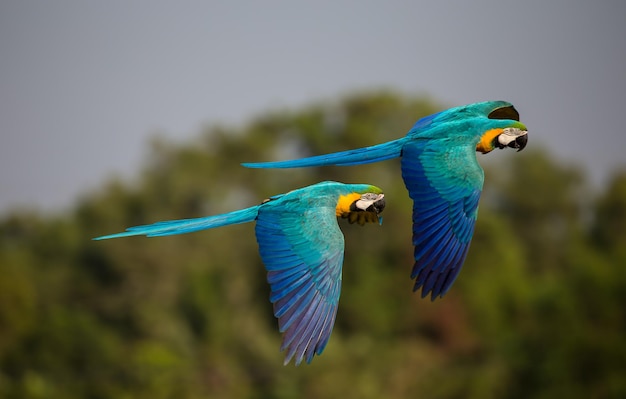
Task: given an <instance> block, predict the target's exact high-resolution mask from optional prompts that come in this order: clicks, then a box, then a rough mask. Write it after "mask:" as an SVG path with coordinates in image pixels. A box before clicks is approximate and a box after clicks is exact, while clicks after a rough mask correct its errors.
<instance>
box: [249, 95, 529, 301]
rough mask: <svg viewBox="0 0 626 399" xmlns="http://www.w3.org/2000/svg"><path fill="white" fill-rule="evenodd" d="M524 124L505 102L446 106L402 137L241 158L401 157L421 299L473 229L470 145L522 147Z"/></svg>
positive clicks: (315, 161) (443, 277) (443, 283)
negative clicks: (325, 150) (301, 154)
mask: <svg viewBox="0 0 626 399" xmlns="http://www.w3.org/2000/svg"><path fill="white" fill-rule="evenodd" d="M526 143H527V129H526V127H525V126H524V125H523V124H522V123H520V122H519V114H518V112H517V110H515V108H514V107H513V105H511V104H510V103H508V102H505V101H487V102H482V103H475V104H470V105H466V106H462V107H456V108H451V109H449V110H446V111H443V112H439V113H437V114H434V115H430V116H427V117H425V118H422V119H420V120H418V121H417V122H416V123H415V125H414V126H413V127H412V128H411V129H410V130H409V132H408V133H407V135H406V136H404V137H402V138H400V139H397V140H393V141H390V142H387V143H383V144H378V145H374V146H370V147H364V148H359V149H354V150H348V151H343V152H338V153H333V154H326V155H319V156H314V157H309V158H303V159H296V160H289V161H278V162H265V163H244V164H243V165H244V166H246V167H249V168H297V167H311V166H324V165H340V166H345V165H359V164H365V163H372V162H379V161H384V160H387V159H391V158H397V157H401V158H402V159H401V167H402V177H403V179H404V183H405V185H406V188H407V190H408V191H409V196H410V197H411V198H412V199H413V245H414V246H415V251H414V258H415V263H414V265H413V270H412V273H411V278H413V279H415V284H414V291H417V290H419V289H420V288H421V289H422V297H424V296H426V295H428V294H429V293H430V294H431V298H432V299H433V300H434V299H435V298H437V297H442V296H443V295H444V294H445V293H446V292H447V291H448V290H449V289H450V287H451V285H452V283H453V282H454V280H455V279H456V277H457V275H458V274H459V271H460V270H461V267H462V265H463V262H464V261H465V257H466V255H467V252H468V250H469V245H470V242H471V239H472V236H473V232H474V225H475V222H476V217H477V213H478V201H479V199H480V194H481V191H482V187H483V181H484V173H483V170H482V168H481V167H480V165H479V164H478V161H477V159H476V151H480V152H482V153H487V152H489V151H491V150H493V149H495V148H500V149H502V148H506V147H510V148H517V149H518V150H521V149H523V148H524V147H525V146H526Z"/></svg>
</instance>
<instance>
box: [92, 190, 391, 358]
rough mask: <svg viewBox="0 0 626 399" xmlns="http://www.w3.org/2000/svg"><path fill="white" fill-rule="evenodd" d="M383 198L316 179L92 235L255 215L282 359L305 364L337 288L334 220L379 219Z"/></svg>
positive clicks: (321, 338) (170, 231) (333, 307)
mask: <svg viewBox="0 0 626 399" xmlns="http://www.w3.org/2000/svg"><path fill="white" fill-rule="evenodd" d="M384 205H385V203H384V195H383V194H382V191H381V190H380V189H379V188H378V187H375V186H371V185H366V184H342V183H337V182H322V183H318V184H315V185H312V186H308V187H304V188H301V189H297V190H293V191H290V192H288V193H286V194H281V195H276V196H273V197H271V198H269V199H268V200H266V201H264V202H263V203H262V204H260V205H256V206H252V207H250V208H246V209H242V210H238V211H234V212H230V213H226V214H222V215H215V216H208V217H202V218H197V219H184V220H173V221H164V222H157V223H154V224H150V225H145V226H136V227H131V228H128V229H127V230H126V231H125V232H123V233H117V234H112V235H107V236H102V237H98V238H95V240H104V239H109V238H119V237H128V236H135V235H145V236H148V237H157V236H166V235H174V234H184V233H191V232H194V231H199V230H204V229H210V228H215V227H220V226H226V225H229V224H238V223H246V222H251V221H254V220H256V228H255V233H256V238H257V242H258V244H259V253H260V255H261V259H262V260H263V263H264V265H265V267H266V269H267V280H268V283H269V284H270V288H271V294H270V301H271V302H272V303H273V304H274V315H275V316H276V318H277V319H278V324H279V330H280V332H281V333H283V344H282V346H281V350H286V351H287V353H286V356H285V364H287V363H288V362H289V361H290V360H291V359H295V363H296V364H300V363H301V362H302V360H306V361H307V362H310V361H311V360H312V359H313V356H314V355H315V354H318V355H319V354H321V353H322V351H323V350H324V348H325V346H326V344H327V343H328V339H329V338H330V334H331V332H332V329H333V325H334V322H335V316H336V314H337V306H338V302H339V295H340V293H341V269H342V264H343V254H344V238H343V234H342V233H341V230H340V229H339V225H338V224H337V217H338V216H342V217H348V218H350V221H355V220H356V221H358V222H359V223H361V224H363V223H365V222H367V221H377V220H379V216H378V215H379V213H380V212H382V210H383V209H384Z"/></svg>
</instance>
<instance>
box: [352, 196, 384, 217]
mask: <svg viewBox="0 0 626 399" xmlns="http://www.w3.org/2000/svg"><path fill="white" fill-rule="evenodd" d="M350 209H351V211H353V213H355V214H359V213H360V214H361V215H367V214H368V213H369V214H370V215H371V216H369V218H376V219H378V224H382V222H383V218H382V216H380V214H381V213H382V211H383V210H384V209H385V194H374V193H366V194H364V195H363V196H361V199H359V200H356V201H354V202H353V203H352V205H351V206H350ZM362 212H365V213H362ZM372 214H373V215H372ZM376 219H374V220H370V221H375V220H376ZM351 223H352V221H351ZM363 223H364V222H363ZM363 223H361V222H360V221H359V224H363Z"/></svg>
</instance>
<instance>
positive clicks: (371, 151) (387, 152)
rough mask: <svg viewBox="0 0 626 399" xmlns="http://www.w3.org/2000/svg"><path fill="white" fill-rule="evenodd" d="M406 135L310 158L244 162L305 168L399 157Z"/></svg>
mask: <svg viewBox="0 0 626 399" xmlns="http://www.w3.org/2000/svg"><path fill="white" fill-rule="evenodd" d="M405 141H406V137H402V138H400V139H397V140H393V141H389V142H387V143H383V144H377V145H374V146H371V147H363V148H357V149H355V150H348V151H342V152H335V153H333V154H326V155H318V156H314V157H309V158H302V159H294V160H291V161H277V162H259V163H242V165H243V166H245V167H246V168H281V169H285V168H305V167H308V166H328V165H335V166H348V165H361V164H364V163H372V162H378V161H384V160H386V159H391V158H398V157H400V155H401V153H402V146H403V145H404V142H405Z"/></svg>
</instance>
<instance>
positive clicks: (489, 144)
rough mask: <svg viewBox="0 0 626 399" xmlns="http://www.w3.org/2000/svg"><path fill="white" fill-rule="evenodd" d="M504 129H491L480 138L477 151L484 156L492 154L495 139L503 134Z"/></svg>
mask: <svg viewBox="0 0 626 399" xmlns="http://www.w3.org/2000/svg"><path fill="white" fill-rule="evenodd" d="M503 130H504V129H491V130H487V131H486V132H485V133H484V134H483V136H482V137H481V138H480V142H479V143H478V145H477V146H476V151H480V152H482V153H483V154H486V153H488V152H491V151H492V150H493V149H494V148H495V147H494V146H493V139H495V138H496V136H498V135H499V134H502V131H503Z"/></svg>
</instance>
